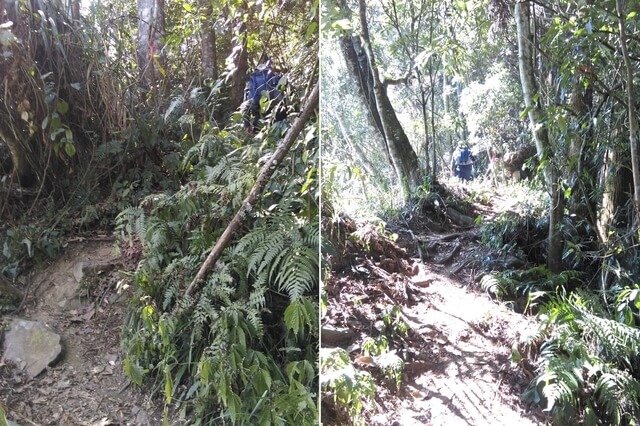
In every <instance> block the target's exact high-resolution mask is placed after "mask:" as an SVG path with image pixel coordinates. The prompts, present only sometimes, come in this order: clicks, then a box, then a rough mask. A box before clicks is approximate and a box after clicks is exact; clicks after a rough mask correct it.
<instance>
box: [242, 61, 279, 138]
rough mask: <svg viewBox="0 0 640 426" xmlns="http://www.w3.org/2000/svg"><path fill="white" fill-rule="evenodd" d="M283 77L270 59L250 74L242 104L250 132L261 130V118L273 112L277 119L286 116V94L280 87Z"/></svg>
mask: <svg viewBox="0 0 640 426" xmlns="http://www.w3.org/2000/svg"><path fill="white" fill-rule="evenodd" d="M281 79H282V76H281V75H280V74H278V73H276V72H275V71H273V68H272V67H271V60H270V59H268V60H267V61H266V62H265V63H263V64H261V65H259V66H258V68H256V70H255V71H253V72H252V73H251V75H250V76H249V81H248V82H247V86H246V87H245V92H244V102H243V104H242V120H243V122H244V128H245V130H246V131H247V132H249V133H250V134H255V133H256V132H257V131H258V130H260V120H261V119H262V118H264V117H268V116H269V115H270V114H272V113H273V112H275V117H274V118H275V121H281V120H284V119H285V118H286V116H287V114H286V111H285V108H283V105H282V100H283V98H284V94H283V93H282V90H280V87H279V86H280V81H281Z"/></svg>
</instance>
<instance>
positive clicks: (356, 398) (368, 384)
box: [320, 348, 376, 425]
mask: <svg viewBox="0 0 640 426" xmlns="http://www.w3.org/2000/svg"><path fill="white" fill-rule="evenodd" d="M320 377H321V382H320V383H321V386H322V397H323V398H326V399H329V398H331V399H333V400H334V402H338V403H339V404H340V405H341V406H342V407H343V408H344V410H345V411H346V412H347V415H348V416H349V418H350V419H351V421H352V422H353V424H354V425H364V424H365V420H364V417H363V416H362V414H363V411H364V409H365V407H366V406H371V405H373V401H374V399H375V395H376V388H375V384H374V381H373V378H372V377H371V375H370V374H369V373H367V372H366V371H361V370H359V369H357V368H355V367H354V365H353V364H352V363H351V360H350V359H349V354H348V353H347V352H346V351H345V350H344V349H342V348H335V349H326V348H322V349H321V352H320ZM367 402H368V404H367Z"/></svg>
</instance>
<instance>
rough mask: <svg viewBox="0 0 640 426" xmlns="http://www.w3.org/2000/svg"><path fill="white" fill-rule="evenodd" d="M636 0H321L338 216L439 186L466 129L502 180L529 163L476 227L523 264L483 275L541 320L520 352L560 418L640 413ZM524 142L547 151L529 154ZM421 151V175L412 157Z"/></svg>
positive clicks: (328, 173) (540, 395)
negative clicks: (504, 199)
mask: <svg viewBox="0 0 640 426" xmlns="http://www.w3.org/2000/svg"><path fill="white" fill-rule="evenodd" d="M637 7H638V3H637V2H635V1H622V0H617V1H611V2H601V3H594V2H580V1H552V2H545V3H544V4H540V3H536V2H528V1H525V2H517V4H514V3H513V2H505V1H476V0H469V1H456V2H443V1H439V0H424V1H404V0H384V1H382V2H365V1H364V0H360V1H335V2H325V3H323V12H324V14H325V17H326V19H325V20H324V21H323V22H324V23H325V26H324V27H323V31H325V33H326V34H327V35H328V37H327V43H326V46H327V48H325V49H322V50H321V68H322V83H323V86H322V87H323V96H324V98H323V106H324V108H323V110H322V114H323V115H322V126H323V130H322V135H323V150H324V152H328V153H331V154H330V155H327V156H323V159H322V161H323V169H324V170H325V174H324V176H325V181H323V186H324V187H325V189H326V192H327V199H328V200H330V201H331V202H332V204H333V205H334V206H335V207H336V211H347V212H349V213H350V214H352V215H355V216H360V217H366V215H371V214H379V215H385V216H389V215H393V214H394V213H395V212H398V211H400V210H402V209H406V208H407V206H410V205H411V204H406V201H407V200H410V199H415V198H416V197H426V198H429V197H430V195H429V194H430V193H431V190H432V188H433V185H434V183H435V182H436V181H437V180H443V179H446V178H447V176H448V175H449V174H450V173H451V170H450V164H451V153H452V151H453V150H454V148H455V146H456V145H457V143H458V142H459V141H465V142H468V143H469V144H470V145H471V146H472V148H473V151H474V153H475V154H476V156H477V158H478V161H477V164H476V166H477V168H476V170H477V171H478V172H481V173H482V174H483V175H484V173H485V172H488V173H487V175H486V176H487V177H488V178H489V179H491V180H492V181H494V182H497V183H498V184H499V183H500V182H501V181H503V180H504V178H505V175H506V174H507V173H506V172H509V173H508V174H509V175H511V172H512V171H513V169H512V166H513V162H514V161H515V159H518V164H517V166H518V169H519V171H520V172H523V170H522V169H521V166H523V165H524V166H525V167H528V168H529V171H531V170H533V177H532V179H531V180H530V181H528V183H526V184H525V185H524V186H523V187H522V188H526V189H525V190H523V191H522V192H521V193H520V194H519V195H516V199H520V200H522V201H521V203H522V204H520V206H519V208H518V209H516V210H515V211H513V212H508V213H507V214H505V215H504V216H502V217H500V218H499V219H498V220H496V221H494V222H492V223H488V224H487V225H486V228H485V229H484V231H483V235H484V242H485V243H486V244H487V246H488V249H490V250H495V251H497V252H498V253H503V254H504V253H508V254H515V255H516V256H518V257H519V258H520V259H522V261H523V262H520V263H519V264H524V265H526V266H525V267H523V268H520V269H506V270H504V269H502V270H493V271H492V270H491V268H492V266H491V265H489V264H486V265H484V266H485V268H486V272H487V276H486V277H485V278H484V279H483V280H482V285H483V287H484V288H485V289H487V290H488V291H490V292H491V293H492V294H494V295H496V296H497V297H500V298H501V299H503V300H505V301H508V302H510V303H511V305H512V306H514V308H515V309H518V310H519V311H525V312H526V313H528V314H533V315H537V316H538V319H539V322H540V330H539V332H538V333H536V334H535V335H534V336H530V338H529V339H528V340H527V341H526V342H523V343H522V344H521V345H519V346H517V347H514V352H513V361H514V362H517V363H519V365H521V366H522V368H523V369H526V371H528V372H531V373H532V374H533V376H534V379H533V381H532V382H531V385H530V388H529V390H528V391H527V392H526V393H525V395H524V397H525V398H528V399H529V400H531V401H533V402H535V403H538V404H540V405H541V406H542V407H544V408H545V409H547V410H548V411H549V412H551V413H552V414H553V416H554V419H555V421H556V422H557V423H558V424H576V423H579V422H584V423H585V424H635V423H634V422H635V421H637V419H638V418H640V403H639V401H640V398H639V390H640V365H639V364H638V360H639V359H640V358H639V355H640V354H639V348H640V340H639V337H640V334H638V328H637V327H638V325H639V319H638V315H639V313H640V303H639V301H640V297H639V294H640V293H639V290H640V287H639V285H640V269H638V268H639V263H638V262H637V259H638V249H637V243H638V239H639V238H640V235H639V234H638V217H639V216H638V208H637V205H638V193H639V192H638V191H639V190H640V180H638V176H640V171H639V163H638V160H637V159H638V154H639V152H638V143H637V138H638V125H637V117H636V116H637V109H638V104H637V97H636V96H635V93H636V88H635V87H636V85H637V84H638V82H639V81H640V78H639V77H640V75H639V74H638V66H637V65H638V63H637V62H638V59H637V58H638V52H639V49H640V45H639V44H638V37H637V36H638V30H639V28H638V25H637V23H638V20H637V16H636V14H637V12H636V11H637ZM375 17H380V18H379V19H378V18H375ZM614 64H615V65H614ZM339 76H347V77H346V78H339ZM363 82H364V83H363ZM389 105H391V106H392V108H391V109H390V108H389ZM385 116H386V118H385ZM394 117H395V118H394ZM389 128H393V129H396V130H397V131H394V132H392V133H389V132H388V129H389ZM400 130H402V134H405V135H408V140H409V141H410V148H407V147H406V144H405V145H404V146H405V148H403V149H404V151H401V150H399V148H398V147H400V146H403V145H402V144H404V139H403V137H402V136H401V133H400ZM394 145H395V148H394ZM529 147H531V148H529ZM529 149H531V152H533V153H535V157H536V159H535V160H536V161H535V162H534V161H531V160H530V161H520V160H521V159H520V158H519V157H520V154H519V153H522V152H526V151H527V150H529ZM494 154H495V155H496V156H495V157H494V158H497V159H502V160H500V161H497V162H495V163H493V162H492V161H490V159H491V158H492V157H493V155H494ZM414 155H417V157H418V161H419V167H420V170H421V171H422V172H421V176H422V179H415V178H414V177H412V176H410V174H408V172H407V171H406V170H407V169H406V167H405V166H406V164H404V165H403V162H404V161H405V160H407V162H408V163H411V162H412V161H414V160H413V159H412V157H413V156H414ZM500 165H502V169H500V168H499V166H500ZM503 172H504V173H503ZM347 194H348V195H347ZM354 194H359V196H354ZM354 200H357V201H358V203H354ZM337 218H338V215H336V216H335V217H334V219H335V220H337ZM336 359H338V358H335V357H333V358H327V359H325V360H324V361H323V365H325V366H326V365H327V364H328V363H334V364H335V363H336V362H337V361H336ZM340 362H341V363H342V364H344V363H345V362H346V361H345V360H344V359H342V361H340ZM358 389H359V391H360V392H361V393H364V394H368V393H371V391H370V390H369V387H368V386H367V385H366V383H364V382H363V384H362V386H361V387H360V388H358ZM326 391H327V392H331V389H329V388H327V389H326ZM337 399H340V400H341V401H348V400H350V399H348V398H346V397H345V396H344V395H339V398H337Z"/></svg>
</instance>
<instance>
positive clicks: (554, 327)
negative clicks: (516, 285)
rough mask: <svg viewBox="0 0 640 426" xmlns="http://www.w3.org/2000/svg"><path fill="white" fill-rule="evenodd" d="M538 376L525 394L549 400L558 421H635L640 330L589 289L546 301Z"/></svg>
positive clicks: (639, 403) (639, 400)
mask: <svg viewBox="0 0 640 426" xmlns="http://www.w3.org/2000/svg"><path fill="white" fill-rule="evenodd" d="M541 320H542V321H541V327H540V331H539V334H538V336H537V338H536V339H534V340H533V341H530V342H529V344H530V345H535V344H539V342H542V344H541V346H540V354H539V361H538V363H537V364H538V366H537V372H538V375H537V377H536V378H535V379H534V380H533V381H532V382H531V384H530V386H529V388H528V390H527V391H526V392H525V397H527V398H528V399H530V400H532V401H534V402H536V403H543V404H545V405H546V410H548V411H550V412H551V413H552V414H553V416H554V420H555V421H556V422H558V424H569V423H574V422H576V421H577V419H579V418H580V417H581V416H584V417H585V420H586V421H589V422H590V423H589V424H601V423H596V419H598V420H597V421H598V422H602V424H610V425H626V424H635V423H634V421H635V420H636V419H638V417H639V416H640V382H639V381H638V379H637V372H638V369H639V368H640V365H639V364H638V356H639V355H640V330H638V329H637V328H636V327H633V326H629V325H626V324H624V323H621V322H619V321H616V320H614V319H612V318H610V315H609V314H608V312H607V310H606V308H605V307H604V306H603V304H602V302H601V299H600V298H596V297H595V296H591V295H589V294H587V293H584V294H579V293H575V294H574V295H572V296H570V297H562V296H559V297H555V298H553V299H552V300H551V301H550V302H548V303H547V304H545V306H544V308H543V310H542V314H541Z"/></svg>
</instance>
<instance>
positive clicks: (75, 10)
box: [71, 0, 80, 25]
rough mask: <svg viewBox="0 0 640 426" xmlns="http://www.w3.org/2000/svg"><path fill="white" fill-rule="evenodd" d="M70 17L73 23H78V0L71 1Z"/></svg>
mask: <svg viewBox="0 0 640 426" xmlns="http://www.w3.org/2000/svg"><path fill="white" fill-rule="evenodd" d="M71 19H72V20H73V23H74V25H80V0H72V1H71Z"/></svg>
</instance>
